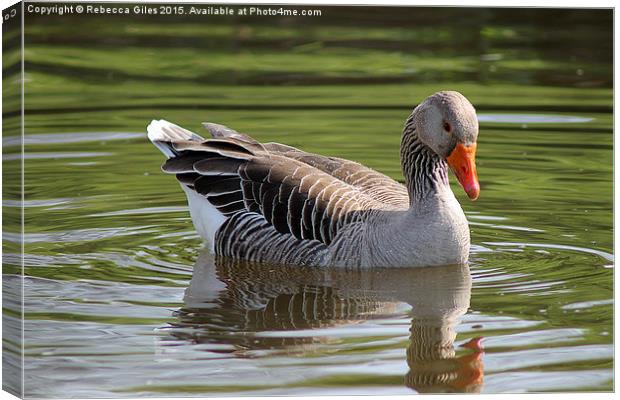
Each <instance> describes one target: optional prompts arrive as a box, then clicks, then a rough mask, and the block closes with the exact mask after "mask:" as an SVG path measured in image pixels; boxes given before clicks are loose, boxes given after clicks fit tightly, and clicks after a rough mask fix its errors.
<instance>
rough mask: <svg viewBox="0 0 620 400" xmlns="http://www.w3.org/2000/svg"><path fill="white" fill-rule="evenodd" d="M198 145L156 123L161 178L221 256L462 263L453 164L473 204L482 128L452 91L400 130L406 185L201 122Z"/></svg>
mask: <svg viewBox="0 0 620 400" xmlns="http://www.w3.org/2000/svg"><path fill="white" fill-rule="evenodd" d="M204 126H205V128H206V129H207V130H208V131H209V132H210V134H211V135H212V138H211V139H207V140H205V139H203V138H202V137H200V136H198V135H197V134H195V133H193V132H190V131H188V130H185V129H183V128H181V127H179V126H177V125H174V124H172V123H170V122H167V121H164V120H159V121H153V122H151V124H150V125H149V126H148V128H147V130H148V136H149V139H150V140H151V141H152V142H153V143H154V144H155V145H156V146H157V147H158V148H159V149H160V150H161V151H162V153H164V155H166V157H167V160H166V162H165V163H164V164H163V166H162V169H163V171H164V172H167V173H171V174H175V175H176V177H177V179H178V180H179V182H180V184H181V186H182V187H183V190H184V191H185V193H186V195H187V198H188V204H189V209H190V214H191V217H192V220H193V222H194V225H195V227H196V230H197V231H198V233H199V234H200V236H201V237H202V238H203V239H204V241H205V243H206V245H207V247H209V248H210V249H211V250H212V251H213V252H214V253H216V254H217V255H221V256H228V257H232V258H237V259H245V260H250V261H256V262H271V263H278V264H299V265H317V266H321V265H335V266H347V267H352V266H426V265H442V264H453V263H459V264H460V263H465V262H466V261H467V259H468V254H469V246H470V238H469V227H468V224H467V219H466V218H465V215H464V213H463V210H462V209H461V206H460V204H459V202H458V201H457V199H456V198H455V196H454V194H453V193H452V190H451V189H450V186H449V182H448V172H447V169H448V166H450V167H451V168H452V170H453V171H454V172H455V174H456V176H457V178H458V179H459V182H460V183H461V184H462V186H463V188H464V189H465V191H466V192H467V194H468V195H469V197H470V198H472V199H475V198H477V196H478V192H479V185H478V181H477V176H476V170H475V164H474V154H475V146H476V138H477V134H478V122H477V118H476V114H475V111H474V108H473V106H472V105H471V104H470V103H469V101H468V100H467V99H466V98H465V97H464V96H462V95H461V94H459V93H457V92H439V93H436V94H434V95H433V96H430V97H429V98H427V99H426V100H425V101H424V102H423V103H422V104H420V105H419V106H418V107H416V108H415V109H414V111H413V112H412V113H411V115H410V116H409V118H408V119H407V121H406V123H405V127H404V130H403V136H402V142H401V164H402V168H403V174H404V176H405V185H402V184H400V183H398V182H396V181H395V180H393V179H391V178H389V177H387V176H386V175H383V174H381V173H379V172H377V171H374V170H372V169H370V168H367V167H365V166H363V165H361V164H359V163H357V162H354V161H349V160H345V159H341V158H336V157H327V156H322V155H318V154H311V153H307V152H304V151H302V150H299V149H297V148H294V147H290V146H287V145H283V144H279V143H259V142H258V141H256V140H254V139H252V138H251V137H250V136H247V135H244V134H241V133H239V132H236V131H234V130H232V129H230V128H227V127H225V126H222V125H218V124H213V123H205V124H204Z"/></svg>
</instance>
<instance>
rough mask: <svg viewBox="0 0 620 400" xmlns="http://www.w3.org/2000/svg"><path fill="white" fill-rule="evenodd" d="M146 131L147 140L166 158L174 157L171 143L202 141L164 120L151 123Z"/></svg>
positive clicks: (174, 153)
mask: <svg viewBox="0 0 620 400" xmlns="http://www.w3.org/2000/svg"><path fill="white" fill-rule="evenodd" d="M146 131H147V134H148V138H149V140H150V141H151V142H153V144H154V145H155V146H156V147H157V148H158V149H159V150H160V151H161V152H162V153H164V155H165V156H166V157H168V158H172V157H174V156H175V155H176V152H175V150H174V148H173V147H172V143H174V142H177V141H182V140H203V139H202V138H201V137H200V136H198V135H196V134H195V133H193V132H190V131H188V130H187V129H184V128H181V127H180V126H178V125H175V124H173V123H172V122H168V121H166V120H165V119H160V120H153V121H151V123H150V124H149V126H147V127H146Z"/></svg>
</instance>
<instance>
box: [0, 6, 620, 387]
mask: <svg viewBox="0 0 620 400" xmlns="http://www.w3.org/2000/svg"><path fill="white" fill-rule="evenodd" d="M322 10H323V12H324V16H323V18H320V19H319V18H317V19H314V20H310V19H304V20H301V21H300V20H295V19H291V18H289V19H286V18H272V19H249V18H230V19H224V18H220V19H217V18H212V19H209V20H208V22H209V23H208V24H205V23H204V22H205V21H204V20H200V19H191V18H189V17H188V18H180V17H178V18H173V17H170V18H167V19H166V18H164V17H159V18H156V17H146V16H142V17H136V16H129V17H118V18H115V19H110V18H105V17H102V16H90V17H86V16H82V17H76V16H67V15H66V16H63V17H59V16H56V17H48V18H45V19H43V18H36V17H34V16H27V18H26V22H27V28H26V36H25V44H26V49H25V53H24V54H25V65H26V75H25V78H26V86H25V93H26V94H25V103H26V114H25V115H26V117H25V118H26V125H25V137H24V146H25V152H26V156H25V160H24V166H25V194H24V198H25V201H24V204H23V205H24V211H25V215H24V221H25V232H24V236H23V239H24V243H23V247H24V257H23V260H22V258H21V256H20V234H19V233H20V231H19V214H18V213H19V210H20V201H19V183H20V175H19V165H20V157H19V154H20V142H21V140H20V138H19V136H18V134H19V108H18V104H19V94H18V92H16V91H14V92H11V87H13V88H15V82H16V80H17V79H18V77H19V66H18V60H19V55H18V50H16V49H15V47H16V46H17V45H18V43H19V36H17V35H16V34H15V32H12V31H10V29H8V28H6V27H5V29H6V30H5V34H4V40H5V46H8V47H9V48H11V46H12V48H13V49H14V50H13V51H12V52H11V53H7V54H6V55H5V57H3V62H4V65H3V67H4V68H5V71H6V73H5V83H7V84H9V87H8V88H7V89H6V91H5V102H4V104H5V106H4V109H3V112H4V115H5V117H4V124H5V126H4V138H3V141H4V142H3V144H4V159H3V163H4V164H3V165H4V176H3V178H4V198H3V201H4V202H3V210H4V211H3V212H4V221H5V222H4V234H3V240H4V243H3V249H4V254H3V257H4V258H3V272H4V279H3V283H4V294H5V298H4V302H5V303H4V304H5V309H4V313H5V314H4V326H5V338H4V339H5V340H4V349H5V353H4V360H5V362H6V363H9V364H8V365H11V363H15V365H18V364H19V360H17V359H16V357H17V356H18V355H19V351H20V350H19V348H20V338H19V333H18V331H17V329H18V328H19V326H20V322H19V316H20V311H19V298H18V296H19V287H20V285H21V283H20V277H19V273H20V271H21V263H22V261H23V263H24V273H25V278H24V281H23V287H24V291H25V299H24V301H25V313H24V315H25V321H24V329H25V332H24V338H23V346H24V349H23V351H24V356H25V362H24V376H25V387H24V393H25V395H26V396H28V397H64V398H66V397H80V398H84V397H134V396H207V395H299V394H304V395H306V394H411V393H415V392H482V393H498V392H544V391H584V390H588V391H609V390H612V388H613V334H614V332H613V325H612V320H613V284H612V278H613V266H614V256H613V232H612V228H613V222H612V204H613V203H612V183H613V164H612V162H613V154H612V146H613V125H612V89H611V84H612V69H611V68H612V67H611V65H612V48H611V46H612V45H611V32H612V24H611V12H610V11H608V10H598V11H587V10H586V11H574V10H565V11H563V12H559V11H553V10H492V9H468V10H456V9H442V11H441V14H439V13H438V11H437V9H436V10H429V9H407V10H404V9H398V8H385V9H374V10H373V9H368V8H365V7H357V8H350V9H342V8H322ZM345 17H346V18H345ZM457 17H458V18H457ZM466 17H467V18H466ZM455 18H456V20H458V21H460V22H457V23H455V24H454V23H450V21H451V20H452V19H455ZM343 21H344V22H343ZM78 32H79V33H78ZM15 63H17V64H15ZM10 84H13V86H10ZM441 89H452V90H458V91H461V92H462V93H464V94H465V95H466V96H467V97H469V98H470V99H471V101H472V102H473V104H474V105H475V106H476V108H477V110H478V112H479V117H480V136H479V144H478V174H479V177H480V182H481V188H482V189H481V195H480V199H479V200H478V201H476V202H470V201H469V200H467V197H466V196H465V195H464V193H463V192H462V190H461V189H460V188H459V187H458V185H457V184H456V183H455V182H454V179H452V178H451V180H452V183H453V190H454V191H455V193H456V195H457V197H458V198H459V200H460V201H461V204H462V206H463V208H464V210H465V211H466V214H467V217H468V220H469V223H470V228H471V231H472V251H471V257H470V259H471V260H470V261H471V262H470V265H467V266H445V267H434V268H411V269H408V268H404V269H372V270H362V271H357V270H356V271H349V270H338V269H333V268H321V269H316V268H300V267H293V266H287V267H284V266H274V265H250V264H245V263H238V262H237V263H235V262H231V261H230V260H223V259H214V258H213V256H212V255H210V254H208V253H207V252H205V251H204V250H202V249H201V242H200V240H199V238H198V236H197V235H196V233H195V231H194V228H193V226H192V223H191V220H190V218H189V215H188V211H187V207H186V202H185V197H184V195H183V193H182V191H181V189H180V187H179V186H178V184H177V183H176V181H175V179H174V178H173V177H171V176H168V175H165V174H163V173H162V172H161V171H160V165H161V163H162V161H163V160H162V156H161V154H160V153H159V151H157V149H155V148H154V147H153V146H152V145H151V144H150V143H149V142H148V141H147V139H146V133H145V129H146V125H147V124H148V123H149V122H150V121H151V119H159V118H165V119H168V120H170V121H173V122H175V123H177V124H179V125H182V126H185V127H186V128H188V129H194V130H196V131H197V132H198V133H200V134H203V135H204V134H205V133H204V131H202V130H201V128H200V123H201V122H202V121H212V122H218V123H222V124H225V125H228V126H230V127H232V128H235V129H237V130H239V131H242V132H246V133H249V134H251V135H252V136H254V137H255V138H257V139H258V140H263V141H278V142H282V143H286V144H289V145H293V146H297V147H301V148H302V149H305V150H307V151H311V152H319V153H322V154H327V155H337V156H340V157H345V158H349V159H353V160H356V161H359V162H362V163H364V164H366V165H369V166H371V167H373V168H376V169H377V170H379V171H382V172H384V173H386V174H388V175H390V176H392V177H394V178H396V179H402V177H401V175H400V166H399V160H398V148H399V141H400V132H401V128H402V124H403V121H404V120H405V118H406V117H407V115H408V114H409V112H410V110H411V108H412V107H413V106H414V105H416V104H417V103H418V102H419V101H421V100H422V99H423V98H425V97H426V96H427V95H429V94H431V93H433V92H435V91H437V90H441ZM12 295H13V297H12ZM11 335H12V336H11ZM5 367H6V365H5ZM7 372H8V373H9V375H8V376H9V377H11V376H12V377H13V378H15V377H17V376H18V375H17V372H16V370H13V371H8V370H6V369H5V376H7V375H6V374H7ZM11 374H12V375H11ZM7 385H8V388H9V389H16V387H15V386H14V387H11V384H10V382H9V384H7V383H5V387H7Z"/></svg>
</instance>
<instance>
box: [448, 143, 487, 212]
mask: <svg viewBox="0 0 620 400" xmlns="http://www.w3.org/2000/svg"><path fill="white" fill-rule="evenodd" d="M447 161H448V165H449V166H450V168H451V169H452V172H454V175H456V179H458V181H459V183H460V184H461V186H463V189H464V190H465V193H467V196H469V198H470V199H472V200H476V199H477V198H478V196H479V195H480V183H479V182H478V174H477V173H476V144H475V143H474V144H472V145H471V146H467V147H466V146H464V145H463V144H461V143H458V144H457V145H456V147H455V148H454V150H452V153H450V155H449V156H448V158H447Z"/></svg>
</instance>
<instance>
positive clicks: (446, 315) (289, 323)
mask: <svg viewBox="0 0 620 400" xmlns="http://www.w3.org/2000/svg"><path fill="white" fill-rule="evenodd" d="M470 293H471V277H470V273H469V268H468V267H467V266H466V265H453V266H440V267H433V268H377V269H369V270H367V269H364V270H360V269H355V270H345V269H341V268H311V267H294V266H281V265H265V264H262V265H256V264H253V263H250V262H239V261H233V260H231V259H228V258H219V257H218V258H217V259H216V260H214V258H213V256H212V255H211V254H209V253H207V252H203V254H201V256H200V257H199V259H198V262H197V264H196V266H195V268H194V275H193V276H192V280H191V283H190V286H189V288H188V289H187V291H186V293H185V306H184V307H183V308H182V309H181V310H179V311H178V312H177V321H176V322H175V323H173V324H172V325H171V326H170V327H169V328H168V329H167V330H168V331H169V333H170V334H171V335H172V338H174V341H173V342H171V343H175V344H178V342H176V341H177V340H183V341H186V342H190V343H201V344H205V343H206V344H212V345H215V346H214V348H215V349H216V350H209V351H217V352H226V353H231V354H232V355H234V356H236V357H251V354H252V352H253V351H254V350H262V349H270V351H277V352H285V353H307V352H312V350H313V349H314V348H315V347H316V346H318V345H320V344H321V343H325V342H327V341H329V336H325V335H323V336H322V337H320V336H319V337H315V336H313V335H312V334H307V335H306V334H302V335H290V334H279V333H278V331H287V332H291V331H298V330H307V329H315V328H323V327H328V326H336V325H346V324H352V323H357V322H360V321H364V320H368V319H373V318H375V319H376V318H382V317H387V316H390V315H394V314H398V313H400V312H402V310H403V309H402V307H399V304H402V303H407V304H409V305H411V307H412V310H411V315H412V324H411V329H410V332H411V336H410V344H409V347H408V349H407V362H408V365H409V368H410V370H409V372H408V373H407V375H406V379H405V383H406V385H407V386H409V387H411V388H413V389H415V390H417V391H420V392H428V391H430V392H452V391H477V390H479V389H480V387H481V382H482V363H481V361H480V356H481V353H480V352H475V353H473V354H466V355H464V356H461V357H456V356H455V350H454V345H453V344H454V340H455V337H456V332H455V329H454V328H455V327H456V325H457V324H458V321H459V318H460V316H461V315H463V314H464V313H465V312H466V311H467V309H468V307H469V298H470ZM261 332H265V333H261ZM266 332H269V333H266ZM165 341H166V339H164V342H163V343H162V344H164V345H165ZM221 345H227V346H225V349H226V350H222V346H221Z"/></svg>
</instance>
